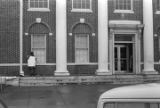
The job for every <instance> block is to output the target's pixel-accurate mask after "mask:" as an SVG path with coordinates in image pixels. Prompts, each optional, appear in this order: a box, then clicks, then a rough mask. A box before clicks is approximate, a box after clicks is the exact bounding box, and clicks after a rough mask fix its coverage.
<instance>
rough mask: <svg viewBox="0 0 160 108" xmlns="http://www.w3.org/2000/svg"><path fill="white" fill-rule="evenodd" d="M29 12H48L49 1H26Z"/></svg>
mask: <svg viewBox="0 0 160 108" xmlns="http://www.w3.org/2000/svg"><path fill="white" fill-rule="evenodd" d="M28 10H29V11H49V0H28Z"/></svg>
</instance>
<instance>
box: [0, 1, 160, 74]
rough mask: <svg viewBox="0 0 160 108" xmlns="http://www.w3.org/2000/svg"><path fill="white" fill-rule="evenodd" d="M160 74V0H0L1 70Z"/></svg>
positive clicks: (52, 72)
mask: <svg viewBox="0 0 160 108" xmlns="http://www.w3.org/2000/svg"><path fill="white" fill-rule="evenodd" d="M31 51H33V52H34V54H35V56H36V58H37V67H36V72H37V73H38V74H39V75H43V76H53V75H55V76H59V75H61V76H70V75H75V76H78V75H115V74H131V75H136V74H158V73H159V71H160V68H159V67H160V64H159V60H160V56H159V55H160V0H0V75H9V76H11V75H19V74H23V73H24V74H25V75H28V74H29V73H28V69H27V57H28V55H29V54H30V52H31Z"/></svg>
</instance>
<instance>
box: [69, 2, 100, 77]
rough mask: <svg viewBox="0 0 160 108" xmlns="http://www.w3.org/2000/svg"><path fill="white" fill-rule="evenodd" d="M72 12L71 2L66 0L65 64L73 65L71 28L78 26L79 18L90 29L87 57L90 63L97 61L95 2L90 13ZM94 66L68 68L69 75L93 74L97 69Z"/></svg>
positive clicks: (73, 52)
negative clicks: (83, 20) (82, 19)
mask: <svg viewBox="0 0 160 108" xmlns="http://www.w3.org/2000/svg"><path fill="white" fill-rule="evenodd" d="M71 10H72V0H67V35H68V36H67V62H68V63H75V42H74V39H75V37H74V33H73V28H74V27H75V26H76V25H77V24H80V18H84V19H85V24H87V25H88V26H89V27H90V28H91V32H90V37H89V43H90V44H89V46H90V47H89V49H90V51H89V56H90V62H97V61H98V36H97V29H98V25H97V20H98V19H97V14H98V13H97V0H92V11H93V12H91V13H85V12H71ZM69 33H73V35H72V36H69ZM92 33H95V34H96V35H95V36H92ZM93 67H95V66H88V65H85V66H80V65H76V66H68V70H69V72H70V73H71V74H77V75H78V74H94V72H95V71H96V69H97V68H93Z"/></svg>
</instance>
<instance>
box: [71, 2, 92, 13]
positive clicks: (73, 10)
mask: <svg viewBox="0 0 160 108" xmlns="http://www.w3.org/2000/svg"><path fill="white" fill-rule="evenodd" d="M73 1H74V0H71V2H72V3H71V4H72V9H71V12H86V13H87V12H88V13H91V12H93V11H92V0H89V1H90V8H89V9H83V8H79V9H77V8H73V4H74V3H73Z"/></svg>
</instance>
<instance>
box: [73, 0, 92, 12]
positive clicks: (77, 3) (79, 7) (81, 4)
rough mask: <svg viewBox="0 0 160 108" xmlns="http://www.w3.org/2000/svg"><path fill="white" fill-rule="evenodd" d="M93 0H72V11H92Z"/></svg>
mask: <svg viewBox="0 0 160 108" xmlns="http://www.w3.org/2000/svg"><path fill="white" fill-rule="evenodd" d="M91 1H92V0H72V11H75V12H76V11H80V12H92V11H91V7H92V5H91Z"/></svg>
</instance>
